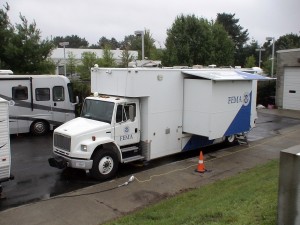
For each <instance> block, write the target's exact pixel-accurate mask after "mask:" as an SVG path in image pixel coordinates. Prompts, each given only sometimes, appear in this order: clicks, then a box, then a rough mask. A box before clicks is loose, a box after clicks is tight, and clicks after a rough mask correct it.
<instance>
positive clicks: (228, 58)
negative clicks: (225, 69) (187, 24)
mask: <svg viewBox="0 0 300 225" xmlns="http://www.w3.org/2000/svg"><path fill="white" fill-rule="evenodd" d="M212 36H213V43H212V45H213V51H212V53H211V56H210V57H211V62H212V63H214V64H216V65H219V66H232V65H233V64H234V43H233V42H232V40H231V39H230V38H228V35H227V32H226V31H225V30H224V28H223V26H221V25H220V24H218V23H214V24H212Z"/></svg>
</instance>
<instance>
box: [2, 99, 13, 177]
mask: <svg viewBox="0 0 300 225" xmlns="http://www.w3.org/2000/svg"><path fill="white" fill-rule="evenodd" d="M10 168H11V152H10V137H9V119H8V102H7V101H6V100H4V99H2V98H0V183H1V182H2V181H7V180H9V179H10V176H11V174H10Z"/></svg>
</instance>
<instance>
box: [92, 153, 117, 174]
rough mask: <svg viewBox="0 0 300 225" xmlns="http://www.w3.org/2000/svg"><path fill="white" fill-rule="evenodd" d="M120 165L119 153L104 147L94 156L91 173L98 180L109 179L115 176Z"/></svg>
mask: <svg viewBox="0 0 300 225" xmlns="http://www.w3.org/2000/svg"><path fill="white" fill-rule="evenodd" d="M118 166H119V162H118V156H117V154H116V153H115V152H114V151H111V150H108V149H103V150H100V151H98V152H97V153H96V155H95V156H94V159H93V166H92V169H90V173H91V175H92V177H94V178H95V179H97V180H107V179H110V178H112V177H114V176H115V174H116V172H117V170H118Z"/></svg>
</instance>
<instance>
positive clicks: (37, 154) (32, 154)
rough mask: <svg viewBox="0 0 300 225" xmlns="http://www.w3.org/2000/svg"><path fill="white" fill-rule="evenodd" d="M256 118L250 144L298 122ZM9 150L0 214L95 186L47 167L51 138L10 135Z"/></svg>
mask: <svg viewBox="0 0 300 225" xmlns="http://www.w3.org/2000/svg"><path fill="white" fill-rule="evenodd" d="M258 116H259V117H258V120H257V127H256V128H254V129H253V130H252V131H251V132H250V133H249V134H248V140H249V141H250V142H251V141H255V140H259V139H262V138H266V137H271V136H274V135H276V134H277V131H278V130H279V129H283V128H286V127H290V126H293V125H297V124H300V120H296V119H291V118H285V117H279V116H275V115H269V114H262V113H259V114H258ZM222 148H226V146H225V145H215V146H210V147H208V148H206V149H205V151H217V150H219V149H222ZM11 150H12V174H13V175H14V176H15V179H14V180H12V181H8V182H5V183H3V189H4V190H3V195H4V197H5V198H4V199H1V200H0V211H2V210H4V209H8V208H11V207H15V206H19V205H22V204H26V203H29V202H35V201H39V200H41V199H47V198H49V197H50V196H55V195H59V194H62V193H66V192H70V191H74V190H77V189H80V188H84V187H87V186H91V185H94V184H97V183H99V181H96V180H93V179H92V178H91V177H89V174H87V173H85V171H82V170H75V169H65V170H58V169H56V168H52V167H50V166H49V165H48V158H49V157H51V154H52V134H48V135H46V136H42V137H34V136H31V135H25V134H22V135H19V136H15V135H12V136H11ZM197 155H198V151H193V152H186V153H180V154H176V155H173V156H168V157H164V158H162V159H158V160H153V161H151V162H150V163H149V164H148V165H146V166H141V165H139V164H126V165H122V166H121V168H120V169H119V173H118V177H123V176H128V175H130V174H134V173H136V172H139V171H142V170H147V169H150V168H153V167H157V166H159V165H162V164H166V163H171V162H174V161H178V160H182V159H185V158H190V157H195V156H197Z"/></svg>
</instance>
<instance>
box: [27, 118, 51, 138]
mask: <svg viewBox="0 0 300 225" xmlns="http://www.w3.org/2000/svg"><path fill="white" fill-rule="evenodd" d="M48 131H49V124H48V123H47V122H46V121H43V120H37V121H34V122H33V123H32V124H31V127H30V132H31V133H32V134H34V135H36V136H41V135H45V134H46V133H48Z"/></svg>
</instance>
